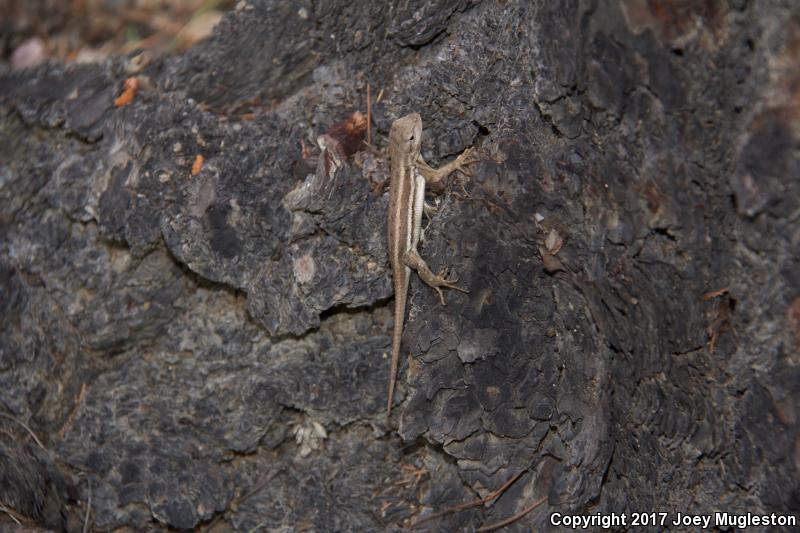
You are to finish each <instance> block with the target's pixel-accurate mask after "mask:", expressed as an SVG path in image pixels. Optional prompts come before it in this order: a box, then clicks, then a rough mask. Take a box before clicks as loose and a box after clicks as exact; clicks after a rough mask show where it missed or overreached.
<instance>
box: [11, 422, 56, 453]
mask: <svg viewBox="0 0 800 533" xmlns="http://www.w3.org/2000/svg"><path fill="white" fill-rule="evenodd" d="M0 416H2V417H3V418H7V419H9V420H12V421H14V422H16V423H17V424H19V425H20V426H22V427H24V428H25V430H26V431H27V432H28V434H29V435H30V436H31V438H33V440H34V441H36V444H38V445H39V448H41V449H42V451H44V452H47V448H45V447H44V444H42V441H40V440H39V437H37V436H36V433H34V432H33V430H32V429H31V428H29V427H28V426H27V425H26V424H25V422H23V421H22V420H19V419H18V418H16V417H13V416H11V415H7V414H5V413H0Z"/></svg>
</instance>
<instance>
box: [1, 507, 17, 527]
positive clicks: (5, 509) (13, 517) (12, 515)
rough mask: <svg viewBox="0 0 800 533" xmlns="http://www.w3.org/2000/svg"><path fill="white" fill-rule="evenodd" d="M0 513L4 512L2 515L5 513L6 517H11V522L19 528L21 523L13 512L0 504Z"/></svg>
mask: <svg viewBox="0 0 800 533" xmlns="http://www.w3.org/2000/svg"><path fill="white" fill-rule="evenodd" d="M0 511H3V512H4V513H6V514H7V515H8V516H10V517H11V520H13V521H14V522H16V523H17V525H18V526H21V525H22V522H20V521H19V520H18V519H17V513H15V512H14V511H12V510H11V509H9V508H8V507H6V506H5V505H3V504H0Z"/></svg>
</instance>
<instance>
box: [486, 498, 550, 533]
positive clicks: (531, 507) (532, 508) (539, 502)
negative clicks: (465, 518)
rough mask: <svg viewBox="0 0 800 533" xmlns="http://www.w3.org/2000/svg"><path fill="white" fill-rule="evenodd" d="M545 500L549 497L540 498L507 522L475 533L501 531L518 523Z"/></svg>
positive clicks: (491, 525) (495, 524)
mask: <svg viewBox="0 0 800 533" xmlns="http://www.w3.org/2000/svg"><path fill="white" fill-rule="evenodd" d="M545 500H547V496H542V497H541V498H539V499H538V500H536V501H535V502H533V504H532V505H531V506H530V507H526V508H525V509H523V510H522V511H520V512H518V513H517V514H515V515H512V516H509V517H508V518H506V519H505V520H501V521H499V522H495V523H494V524H489V525H488V526H482V527H479V528H478V529H476V530H475V531H494V530H495V529H500V528H501V527H505V526H507V525H508V524H511V523H513V522H516V521H517V520H519V519H520V518H522V517H523V516H525V515H526V514H528V513H530V512H531V511H533V510H534V509H536V508H537V507H539V506H540V505H542V504H543V503H544V502H545Z"/></svg>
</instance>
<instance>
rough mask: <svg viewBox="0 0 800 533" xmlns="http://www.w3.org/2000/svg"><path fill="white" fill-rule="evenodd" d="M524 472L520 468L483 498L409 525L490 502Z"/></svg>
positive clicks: (413, 526) (414, 525)
mask: <svg viewBox="0 0 800 533" xmlns="http://www.w3.org/2000/svg"><path fill="white" fill-rule="evenodd" d="M524 473H525V470H522V471H520V472H518V473H517V474H516V475H514V476H513V477H512V478H511V479H509V480H508V481H506V482H505V483H503V484H502V485H501V486H500V488H499V489H497V490H495V491H494V492H491V493H489V495H487V496H485V497H483V498H480V499H477V500H474V501H471V502H467V503H461V504H458V505H454V506H453V507H449V508H447V509H445V510H444V511H439V512H438V513H434V514H432V515H430V516H426V517H425V518H423V519H422V520H420V521H419V522H415V523H414V524H412V525H411V527H412V528H415V527H417V526H418V525H420V524H423V523H425V522H427V521H428V520H433V519H434V518H439V517H442V516H445V515H448V514H450V513H455V512H458V511H463V510H464V509H469V508H470V507H478V506H479V505H483V504H485V503H487V502H490V501H492V500H494V499H495V498H497V497H498V496H500V495H501V494H502V493H503V492H505V491H506V489H508V487H510V486H511V485H512V484H513V483H514V482H515V481H516V480H518V479H519V477H520V476H521V475H522V474H524Z"/></svg>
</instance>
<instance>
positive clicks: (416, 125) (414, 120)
mask: <svg viewBox="0 0 800 533" xmlns="http://www.w3.org/2000/svg"><path fill="white" fill-rule="evenodd" d="M389 141H390V142H391V144H392V145H394V146H398V147H399V146H402V147H403V148H404V150H403V151H404V153H407V154H416V155H418V154H419V149H420V144H421V143H422V117H420V116H419V113H411V114H410V115H406V116H404V117H402V118H398V119H397V120H395V121H394V122H393V123H392V129H391V130H389Z"/></svg>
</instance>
